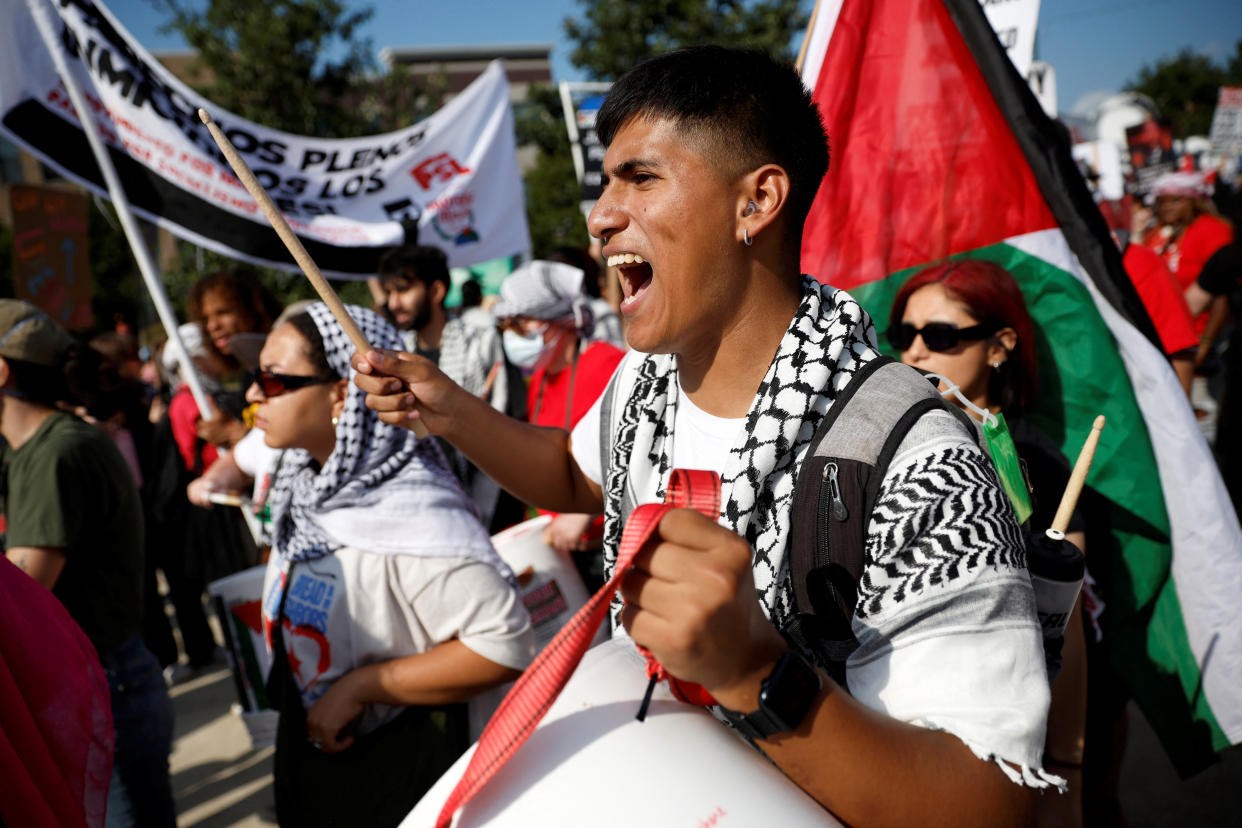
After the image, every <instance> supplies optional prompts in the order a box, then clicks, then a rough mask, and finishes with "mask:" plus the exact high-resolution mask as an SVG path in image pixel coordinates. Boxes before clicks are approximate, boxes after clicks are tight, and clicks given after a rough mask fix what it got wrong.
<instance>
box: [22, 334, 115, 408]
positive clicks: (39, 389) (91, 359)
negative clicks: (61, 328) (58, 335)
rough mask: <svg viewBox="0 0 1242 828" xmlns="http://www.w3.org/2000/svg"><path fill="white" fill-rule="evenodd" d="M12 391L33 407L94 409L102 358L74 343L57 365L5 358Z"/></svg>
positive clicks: (98, 392)
mask: <svg viewBox="0 0 1242 828" xmlns="http://www.w3.org/2000/svg"><path fill="white" fill-rule="evenodd" d="M4 361H5V362H7V363H8V366H9V374H10V375H11V376H12V377H13V388H14V389H15V390H16V391H17V392H18V393H19V394H21V395H22V397H23V398H24V399H26V400H28V401H30V402H32V403H37V404H39V405H45V406H47V407H49V408H55V407H57V405H58V404H60V403H68V404H70V405H84V406H86V407H87V408H88V409H89V408H91V407H93V406H94V405H95V403H96V400H97V399H98V398H99V396H100V395H101V370H100V369H101V363H102V361H103V360H102V358H101V356H100V355H99V353H98V352H97V351H94V350H92V349H91V348H84V347H82V346H81V345H79V344H77V343H74V344H73V345H70V346H69V348H68V349H67V350H66V351H65V353H64V354H62V355H61V358H60V360H59V361H58V362H57V363H56V364H55V365H41V364H39V363H35V362H27V361H26V360H23V359H13V358H11V357H5V358H4Z"/></svg>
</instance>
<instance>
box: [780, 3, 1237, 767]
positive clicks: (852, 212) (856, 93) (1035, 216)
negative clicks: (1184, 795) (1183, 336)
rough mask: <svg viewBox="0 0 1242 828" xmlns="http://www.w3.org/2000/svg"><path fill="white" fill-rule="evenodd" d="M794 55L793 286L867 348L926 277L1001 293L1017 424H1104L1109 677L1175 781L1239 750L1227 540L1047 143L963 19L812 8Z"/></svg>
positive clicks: (1217, 484)
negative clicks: (811, 165) (820, 140)
mask: <svg viewBox="0 0 1242 828" xmlns="http://www.w3.org/2000/svg"><path fill="white" fill-rule="evenodd" d="M807 37H808V39H809V40H810V41H811V45H810V46H809V47H808V50H807V57H806V61H805V63H804V64H803V80H804V81H805V82H806V84H807V86H808V88H809V89H811V90H812V91H813V95H814V99H815V101H816V102H817V103H818V104H819V107H820V111H821V112H822V113H823V117H824V125H825V128H826V129H827V132H828V136H829V139H830V141H831V143H832V147H833V153H834V154H833V163H832V167H831V169H830V170H829V172H828V174H827V176H825V178H824V180H823V183H822V184H821V186H820V189H819V192H818V195H817V196H816V200H815V202H814V205H813V206H812V208H811V213H810V215H809V216H808V218H807V222H806V225H805V231H804V235H803V246H802V269H803V272H804V273H810V274H813V275H815V276H816V277H817V278H819V279H820V280H821V281H825V282H828V283H830V284H832V285H834V286H836V287H839V288H844V289H847V290H849V291H850V293H851V295H853V296H854V297H855V298H856V299H858V301H859V302H861V303H862V305H863V307H864V308H866V310H867V311H868V313H869V314H870V315H871V316H872V318H873V319H874V320H875V322H876V324H877V326H878V327H879V328H880V329H881V331H882V330H883V329H884V328H885V327H887V325H888V319H889V314H890V311H891V308H892V303H893V299H894V297H895V295H896V293H897V291H898V290H899V289H900V288H901V286H902V285H903V284H905V282H906V281H907V280H908V279H909V277H910V276H911V275H912V274H913V273H914V272H916V271H917V270H919V269H920V268H922V267H923V266H925V265H927V264H929V263H931V262H936V261H940V260H943V259H946V258H956V257H970V258H978V259H984V260H987V261H991V262H994V263H996V264H998V265H1000V266H1002V267H1004V268H1005V269H1007V270H1008V271H1009V272H1010V273H1012V274H1013V276H1014V278H1015V279H1016V280H1017V282H1018V284H1019V286H1020V287H1021V289H1022V292H1023V295H1024V297H1025V298H1026V302H1027V306H1028V308H1029V309H1030V312H1031V315H1032V316H1033V317H1034V321H1035V324H1036V327H1037V331H1038V333H1037V340H1038V341H1039V345H1038V348H1037V353H1038V361H1039V366H1038V376H1039V378H1040V380H1041V384H1040V390H1039V397H1038V399H1037V400H1036V404H1035V405H1034V406H1033V407H1032V408H1031V410H1029V411H1026V412H1024V413H1025V415H1026V416H1027V417H1029V420H1030V421H1031V422H1032V423H1033V424H1034V425H1036V426H1037V427H1038V428H1039V429H1040V430H1041V431H1043V432H1045V433H1046V434H1048V435H1050V436H1052V437H1053V439H1054V440H1056V441H1057V442H1058V443H1059V445H1060V446H1061V448H1062V450H1063V451H1064V452H1065V453H1066V454H1067V455H1068V456H1074V455H1076V454H1077V452H1078V446H1079V445H1081V443H1082V440H1083V437H1084V436H1085V435H1086V434H1087V432H1088V431H1089V430H1090V429H1091V427H1092V422H1093V420H1094V419H1095V417H1096V415H1098V414H1101V413H1103V414H1104V415H1105V416H1106V417H1107V418H1108V423H1109V427H1108V429H1107V430H1105V431H1104V433H1103V434H1102V436H1101V438H1100V449H1099V452H1098V453H1097V455H1096V458H1095V463H1094V464H1093V466H1092V468H1091V473H1090V475H1089V477H1088V478H1087V485H1088V487H1089V488H1090V489H1091V490H1092V493H1093V497H1095V498H1098V500H1097V501H1096V503H1095V504H1094V505H1093V506H1092V510H1093V512H1094V515H1098V516H1099V518H1100V519H1101V520H1102V521H1105V522H1107V523H1108V532H1107V535H1106V537H1105V539H1104V540H1103V541H1102V542H1101V543H1100V544H1099V545H1098V546H1097V547H1094V548H1092V549H1089V550H1088V552H1087V554H1088V566H1089V567H1090V568H1091V571H1092V572H1093V573H1097V574H1098V575H1100V576H1106V577H1107V580H1106V581H1104V580H1103V578H1101V582H1102V583H1104V584H1106V588H1107V594H1106V595H1105V601H1106V603H1107V609H1106V611H1105V613H1104V614H1103V615H1102V616H1101V619H1100V620H1101V623H1102V624H1103V625H1104V628H1105V629H1104V635H1105V640H1106V641H1107V642H1108V645H1109V658H1110V659H1111V662H1112V665H1111V666H1112V667H1113V668H1114V669H1115V670H1116V671H1117V672H1118V673H1119V674H1120V675H1121V676H1122V678H1123V680H1124V681H1125V683H1126V686H1127V688H1128V689H1129V690H1130V691H1131V692H1132V693H1133V696H1134V699H1135V701H1137V702H1138V704H1139V706H1140V707H1141V708H1142V709H1143V711H1144V713H1145V714H1146V715H1147V717H1148V719H1149V720H1150V722H1151V724H1152V727H1153V728H1154V729H1155V731H1156V733H1157V734H1158V735H1159V737H1160V739H1161V742H1162V743H1163V745H1164V747H1165V748H1166V750H1167V752H1168V754H1169V757H1170V759H1171V760H1172V761H1173V764H1174V765H1175V766H1176V767H1177V768H1178V770H1179V771H1181V772H1182V773H1183V774H1187V773H1191V772H1193V771H1194V770H1197V769H1200V768H1202V767H1203V766H1204V765H1205V764H1207V763H1209V762H1211V761H1212V760H1213V758H1214V752H1215V751H1218V750H1221V749H1223V748H1225V747H1227V746H1229V745H1230V744H1237V743H1239V742H1242V605H1239V603H1238V601H1237V590H1236V589H1235V588H1233V587H1235V586H1236V585H1237V584H1239V583H1242V531H1240V529H1239V526H1238V520H1237V517H1236V515H1235V513H1234V510H1233V506H1232V504H1231V503H1230V500H1229V495H1228V493H1227V492H1226V491H1225V487H1224V484H1223V482H1222V481H1221V477H1220V474H1219V472H1218V471H1217V468H1216V463H1215V461H1214V460H1213V458H1212V455H1211V451H1210V449H1209V447H1208V445H1207V443H1206V442H1205V441H1204V439H1203V435H1202V433H1201V432H1200V430H1199V426H1198V423H1197V422H1196V421H1195V417H1194V414H1193V412H1192V410H1191V408H1190V406H1188V405H1187V404H1186V395H1185V393H1184V392H1183V391H1182V389H1181V386H1180V384H1179V382H1178V379H1177V376H1176V375H1175V374H1174V373H1173V370H1172V368H1171V367H1170V366H1169V362H1168V360H1167V358H1166V357H1165V355H1164V353H1163V351H1162V350H1161V349H1160V347H1159V340H1158V338H1157V335H1156V331H1155V328H1154V327H1153V325H1152V323H1151V321H1150V319H1148V317H1147V314H1146V311H1145V310H1144V307H1143V305H1142V303H1141V301H1140V300H1139V297H1138V294H1137V293H1136V292H1135V290H1134V287H1133V284H1132V283H1131V282H1130V279H1129V277H1128V276H1127V275H1126V272H1125V268H1124V265H1123V263H1122V260H1121V255H1120V253H1119V251H1118V249H1117V247H1116V245H1115V243H1114V242H1113V241H1112V239H1111V238H1110V237H1109V233H1108V228H1107V226H1106V225H1105V223H1104V219H1103V217H1102V216H1101V215H1100V211H1099V209H1098V208H1097V206H1096V205H1095V203H1094V202H1093V200H1092V197H1091V194H1090V193H1089V192H1088V190H1087V187H1086V184H1085V183H1084V181H1083V179H1082V176H1081V174H1080V173H1079V171H1078V168H1077V166H1076V164H1075V162H1074V160H1073V158H1072V157H1071V156H1070V153H1069V151H1068V147H1066V146H1065V143H1064V138H1063V137H1062V133H1061V131H1060V129H1059V127H1058V125H1056V124H1055V123H1053V122H1052V121H1051V120H1050V119H1049V118H1048V117H1047V116H1046V115H1045V113H1044V112H1043V110H1042V108H1041V107H1040V104H1039V102H1038V101H1037V100H1036V99H1035V97H1034V96H1033V95H1032V93H1031V90H1030V89H1029V88H1028V87H1027V86H1026V84H1025V83H1024V82H1023V81H1022V79H1021V78H1020V77H1018V75H1017V74H1015V73H1014V72H1013V71H1012V67H1011V66H1010V65H1009V60H1008V58H1007V57H1006V55H1005V54H1004V52H1003V50H1002V49H1001V48H999V47H998V45H997V42H996V38H995V37H994V36H993V33H992V31H991V28H990V26H989V23H988V20H987V19H986V18H985V17H984V15H983V14H981V13H980V7H979V4H978V2H977V0H842V2H837V3H834V4H829V3H827V2H825V3H822V4H821V5H820V9H819V14H818V15H817V18H816V24H815V27H814V28H813V30H812V31H810V32H809V33H808V35H807ZM860 113H865V114H860ZM964 124H966V125H969V128H963V125H964ZM883 338H884V337H883V336H882V335H881V336H880V339H881V340H883ZM890 353H891V349H890ZM1227 585H1228V586H1227Z"/></svg>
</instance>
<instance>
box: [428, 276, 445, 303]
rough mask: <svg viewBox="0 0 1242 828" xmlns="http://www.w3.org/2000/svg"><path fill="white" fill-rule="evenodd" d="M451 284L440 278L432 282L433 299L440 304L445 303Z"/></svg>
mask: <svg viewBox="0 0 1242 828" xmlns="http://www.w3.org/2000/svg"><path fill="white" fill-rule="evenodd" d="M448 291H449V286H448V284H447V283H445V282H441V281H440V280H439V279H437V280H436V281H434V282H432V283H431V291H430V293H431V301H432V302H433V303H434V304H435V305H437V306H439V305H443V304H444V298H445V297H446V296H448Z"/></svg>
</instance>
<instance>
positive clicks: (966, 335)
mask: <svg viewBox="0 0 1242 828" xmlns="http://www.w3.org/2000/svg"><path fill="white" fill-rule="evenodd" d="M995 332H996V328H994V327H993V326H991V325H971V326H970V327H969V328H959V327H958V326H957V325H954V324H953V323H951V322H928V323H927V324H926V325H924V326H923V327H921V328H916V327H914V326H913V325H911V324H910V323H909V322H901V323H899V324H897V325H894V326H893V327H891V328H889V329H888V344H890V345H892V346H893V347H894V348H896V349H897V350H899V351H904V350H906V349H908V348H909V347H910V346H911V345H913V344H914V340H915V338H916V337H919V336H921V337H923V344H924V345H925V346H927V350H929V351H937V352H939V351H951V350H953V349H954V348H956V347H957V346H958V343H960V342H972V341H975V340H979V339H987V338H988V337H989V336H991V335H992V334H993V333H995Z"/></svg>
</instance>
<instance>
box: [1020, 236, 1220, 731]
mask: <svg viewBox="0 0 1242 828" xmlns="http://www.w3.org/2000/svg"><path fill="white" fill-rule="evenodd" d="M1005 243H1006V244H1009V245H1012V246H1013V247H1016V248H1017V249H1019V250H1021V251H1023V252H1025V253H1028V254H1030V255H1032V256H1037V257H1038V258H1040V259H1043V260H1044V261H1046V262H1048V263H1049V264H1051V265H1053V266H1054V267H1058V268H1060V269H1061V270H1064V271H1065V272H1067V273H1069V274H1071V275H1073V276H1074V278H1076V279H1078V281H1079V282H1081V283H1082V284H1083V285H1085V286H1086V288H1087V290H1088V291H1089V292H1090V293H1091V298H1092V300H1093V301H1094V302H1095V306H1096V309H1097V310H1098V311H1099V313H1100V316H1101V317H1103V319H1104V322H1105V324H1107V325H1108V328H1109V330H1110V331H1112V334H1113V337H1114V338H1115V339H1116V340H1117V346H1118V349H1119V350H1120V353H1121V358H1122V361H1123V362H1124V363H1125V366H1126V372H1127V373H1128V374H1129V376H1130V384H1131V386H1133V388H1134V396H1135V398H1136V399H1137V400H1138V405H1139V410H1140V412H1141V413H1142V415H1143V421H1144V422H1145V423H1146V424H1147V431H1148V434H1149V435H1150V436H1151V443H1152V450H1153V451H1154V453H1155V456H1156V465H1157V467H1158V468H1159V472H1160V486H1161V490H1162V492H1163V494H1164V503H1165V508H1166V510H1167V511H1168V515H1169V524H1170V526H1171V527H1172V539H1173V586H1174V588H1175V589H1176V591H1177V600H1178V602H1179V603H1180V604H1181V611H1182V618H1183V620H1184V622H1185V625H1186V636H1187V638H1188V639H1189V640H1190V647H1191V650H1192V652H1193V653H1194V657H1195V661H1196V662H1197V663H1198V664H1199V667H1200V671H1201V673H1202V675H1203V692H1204V694H1205V696H1206V698H1207V700H1208V704H1209V706H1210V707H1211V708H1212V714H1213V715H1214V716H1215V718H1216V721H1217V723H1218V724H1219V725H1220V728H1221V730H1222V731H1223V732H1224V733H1225V735H1226V736H1227V737H1228V738H1229V741H1230V742H1232V743H1234V744H1237V743H1239V742H1242V601H1239V596H1242V529H1239V526H1238V518H1237V515H1236V514H1235V513H1234V509H1233V504H1232V503H1231V502H1230V500H1229V494H1228V492H1227V491H1226V490H1225V485H1224V483H1223V482H1222V480H1221V477H1220V473H1219V472H1218V471H1217V468H1216V461H1215V460H1214V459H1213V457H1212V453H1211V450H1210V449H1209V448H1208V445H1207V442H1206V441H1205V440H1204V438H1203V434H1202V432H1201V431H1200V430H1199V426H1198V424H1197V423H1196V421H1195V415H1194V412H1193V410H1192V409H1191V407H1190V404H1189V401H1188V400H1187V399H1186V394H1185V392H1184V391H1183V390H1182V386H1181V383H1180V382H1179V381H1178V379H1177V375H1176V374H1174V373H1173V369H1172V367H1171V366H1170V365H1169V363H1168V360H1166V359H1165V357H1164V355H1163V354H1162V353H1160V351H1158V350H1157V349H1156V348H1155V346H1154V345H1152V344H1151V342H1150V341H1149V340H1148V339H1147V338H1146V337H1145V336H1143V335H1142V334H1141V333H1139V331H1138V329H1136V328H1135V327H1134V326H1133V325H1131V324H1130V323H1129V322H1128V321H1127V320H1126V319H1124V318H1123V317H1122V316H1121V315H1120V314H1119V313H1118V312H1117V311H1116V309H1115V308H1113V306H1112V305H1111V304H1110V303H1109V302H1108V301H1107V300H1106V299H1105V298H1104V297H1103V296H1102V295H1101V294H1100V292H1099V291H1098V290H1097V289H1096V287H1095V284H1094V282H1093V281H1092V280H1091V279H1090V278H1089V277H1088V276H1087V274H1086V272H1085V271H1084V270H1083V268H1082V266H1081V265H1080V264H1079V262H1078V258H1077V257H1076V256H1075V255H1074V254H1073V251H1071V250H1070V248H1069V245H1068V243H1067V242H1066V240H1065V236H1064V235H1063V234H1062V233H1061V231H1060V230H1055V229H1054V230H1042V231H1039V232H1036V233H1028V234H1025V235H1022V236H1017V237H1015V238H1011V239H1006V240H1005ZM1223 426H1224V427H1229V426H1228V425H1227V424H1223Z"/></svg>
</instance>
